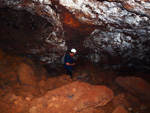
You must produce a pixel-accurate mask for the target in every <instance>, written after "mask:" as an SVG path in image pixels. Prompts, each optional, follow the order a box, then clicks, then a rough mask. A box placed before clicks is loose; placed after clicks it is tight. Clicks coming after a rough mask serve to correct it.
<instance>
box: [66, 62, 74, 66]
mask: <svg viewBox="0 0 150 113" xmlns="http://www.w3.org/2000/svg"><path fill="white" fill-rule="evenodd" d="M66 65H68V66H74V65H75V63H72V64H71V63H68V62H67V63H66Z"/></svg>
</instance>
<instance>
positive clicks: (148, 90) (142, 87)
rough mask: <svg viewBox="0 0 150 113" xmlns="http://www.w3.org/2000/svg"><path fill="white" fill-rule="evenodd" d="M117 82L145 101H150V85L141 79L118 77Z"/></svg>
mask: <svg viewBox="0 0 150 113" xmlns="http://www.w3.org/2000/svg"><path fill="white" fill-rule="evenodd" d="M116 82H117V83H118V84H119V85H120V86H121V87H123V88H125V89H126V90H128V91H130V92H132V93H134V94H137V95H138V96H139V97H141V99H143V100H148V101H149V100H150V97H149V95H150V84H149V83H148V82H146V81H145V80H143V79H142V78H140V77H117V78H116Z"/></svg>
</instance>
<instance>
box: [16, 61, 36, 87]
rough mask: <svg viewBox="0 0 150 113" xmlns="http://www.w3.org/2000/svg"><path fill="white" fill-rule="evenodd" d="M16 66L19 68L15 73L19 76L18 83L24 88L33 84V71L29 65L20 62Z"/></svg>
mask: <svg viewBox="0 0 150 113" xmlns="http://www.w3.org/2000/svg"><path fill="white" fill-rule="evenodd" d="M18 67H19V68H18V71H17V73H18V76H19V81H20V84H21V85H22V86H24V87H26V88H32V87H33V85H34V84H35V81H34V71H33V70H32V68H31V67H30V66H29V65H27V64H24V63H22V64H20V65H19V66H18Z"/></svg>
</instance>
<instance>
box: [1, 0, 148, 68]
mask: <svg viewBox="0 0 150 113" xmlns="http://www.w3.org/2000/svg"><path fill="white" fill-rule="evenodd" d="M149 6H150V3H149V1H147V0H139V1H137V0H132V1H131V0H126V1H123V0H108V1H106V0H104V1H103V0H101V1H98V0H97V1H96V0H69V1H67V0H31V1H28V0H17V1H16V0H1V1H0V7H1V8H11V9H15V11H19V12H22V10H25V11H27V12H28V13H30V14H31V15H32V16H35V15H38V17H40V18H42V19H44V20H43V23H44V24H43V25H42V24H40V23H37V22H38V21H37V20H36V19H34V17H32V18H31V20H29V22H28V23H32V24H30V25H31V26H32V27H33V29H35V28H36V29H38V30H37V32H36V33H35V34H38V33H39V35H37V36H36V35H34V39H33V40H35V39H36V42H34V43H33V40H30V44H27V43H26V45H24V46H29V45H30V47H29V48H28V49H24V50H25V51H26V52H27V53H30V54H36V55H37V56H39V57H40V59H41V60H42V61H46V62H47V63H49V64H50V63H60V62H61V58H62V56H63V55H64V53H65V52H66V50H67V48H68V49H70V48H72V47H75V48H77V50H78V53H79V54H80V55H81V56H82V55H83V56H84V57H86V58H88V59H89V60H90V61H91V62H93V63H101V64H111V65H116V64H117V65H119V66H121V65H129V66H131V67H135V66H137V65H139V66H141V67H140V68H143V67H144V68H147V69H149V68H148V66H149V62H150V53H149V51H150V42H149V40H150V39H149V37H150V27H149V25H150V20H149V18H150V8H149ZM1 10H3V9H1ZM1 14H2V17H1V18H0V20H1V21H2V20H5V21H6V18H7V16H5V14H3V13H1ZM15 14H17V15H19V14H18V13H17V12H16V13H15ZM12 16H13V15H12ZM30 17H31V16H30ZM19 18H20V19H22V16H19ZM42 19H39V20H40V21H41V20H42ZM33 21H35V23H34V22H33ZM8 22H10V20H8V21H7V22H6V23H8ZM20 22H21V21H20ZM33 23H34V24H33ZM16 24H19V22H17V23H16ZM36 24H37V25H36ZM38 25H40V27H38V28H37V27H34V26H38ZM41 26H42V27H41ZM19 27H20V26H19ZM2 39H3V37H1V40H2ZM3 48H5V47H4V46H3ZM10 48H11V49H12V47H10ZM20 51H21V50H20ZM146 66H147V67H146Z"/></svg>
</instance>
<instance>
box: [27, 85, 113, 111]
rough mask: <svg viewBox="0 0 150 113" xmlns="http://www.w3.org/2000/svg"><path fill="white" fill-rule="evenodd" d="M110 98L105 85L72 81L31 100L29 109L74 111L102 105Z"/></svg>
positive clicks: (111, 93)
mask: <svg viewBox="0 0 150 113" xmlns="http://www.w3.org/2000/svg"><path fill="white" fill-rule="evenodd" d="M112 98H113V92H112V90H111V89H109V88H107V87H106V86H92V85H90V84H88V83H83V82H73V83H71V84H68V85H65V86H62V87H60V88H58V89H55V90H52V91H49V92H48V93H47V94H46V95H45V96H43V97H41V98H38V99H36V100H34V101H32V106H31V107H30V108H29V111H30V113H36V112H39V113H50V112H51V113H59V112H61V113H70V112H73V113H76V112H82V111H85V110H86V109H88V108H90V107H96V106H104V105H105V104H107V103H108V102H109V101H111V100H112Z"/></svg>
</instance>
